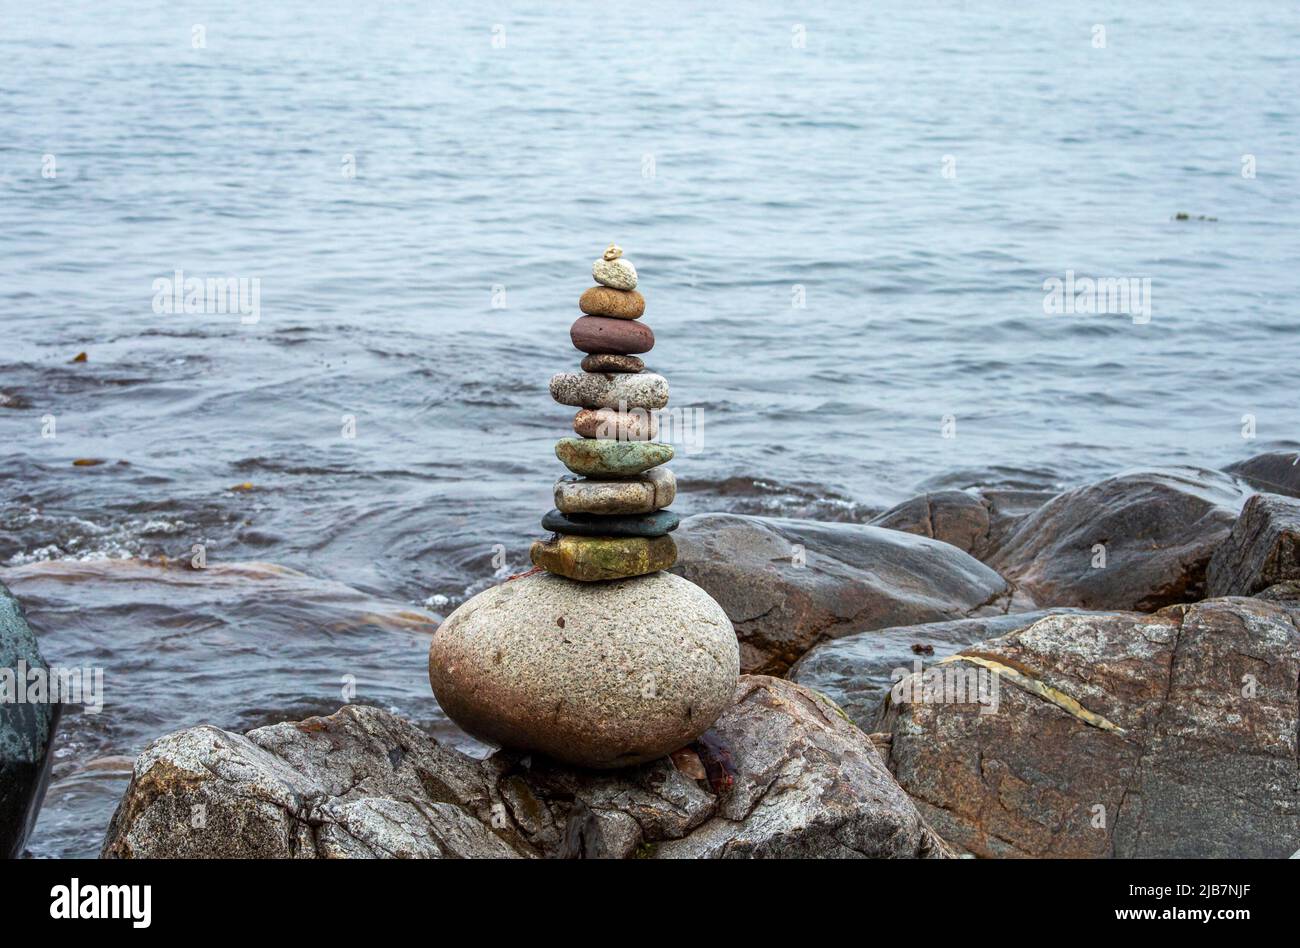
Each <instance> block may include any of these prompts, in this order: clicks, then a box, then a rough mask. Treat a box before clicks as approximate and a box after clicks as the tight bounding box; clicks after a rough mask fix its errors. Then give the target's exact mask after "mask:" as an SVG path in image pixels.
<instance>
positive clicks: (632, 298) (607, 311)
mask: <svg viewBox="0 0 1300 948" xmlns="http://www.w3.org/2000/svg"><path fill="white" fill-rule="evenodd" d="M578 309H580V310H582V311H583V312H584V313H586V314H587V315H588V316H611V317H613V318H615V319H637V318H639V317H640V316H641V315H642V314H643V313H644V312H645V297H644V296H642V295H641V294H640V293H638V292H637V291H636V290H616V289H613V288H612V287H608V286H593V287H592V288H591V289H589V290H587V291H585V292H584V293H583V294H582V296H580V297H578Z"/></svg>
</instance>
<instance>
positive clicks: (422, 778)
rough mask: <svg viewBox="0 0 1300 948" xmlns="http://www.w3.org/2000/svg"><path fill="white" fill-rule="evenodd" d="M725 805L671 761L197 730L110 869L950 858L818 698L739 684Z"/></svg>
mask: <svg viewBox="0 0 1300 948" xmlns="http://www.w3.org/2000/svg"><path fill="white" fill-rule="evenodd" d="M714 730H715V732H716V733H717V734H718V736H719V737H720V738H721V740H722V743H723V745H724V746H726V748H727V749H728V752H729V755H730V759H731V764H732V766H733V768H734V770H735V775H734V780H733V783H732V785H731V786H730V787H726V788H722V789H721V790H720V792H718V793H715V792H713V791H712V790H711V789H710V787H709V784H708V783H707V782H705V781H697V780H693V779H691V778H689V777H687V776H686V775H684V774H683V773H681V772H679V771H678V770H676V769H675V767H674V765H673V763H672V762H671V760H669V759H667V758H663V759H660V760H656V761H653V762H651V763H647V764H642V765H640V766H637V767H632V768H627V769H624V770H619V771H612V772H598V771H587V770H581V769H577V768H573V767H567V766H565V765H562V764H558V763H555V762H553V761H549V760H546V759H544V758H541V757H531V758H530V757H524V756H521V755H519V754H517V753H511V752H504V751H503V752H500V753H497V754H495V755H493V756H491V757H489V758H487V759H486V760H476V759H474V758H471V757H469V756H467V755H465V754H462V753H460V752H458V751H455V750H452V749H450V748H447V747H444V746H442V745H441V744H439V743H438V742H437V741H435V740H434V739H433V738H431V737H429V736H428V735H427V734H425V733H424V732H423V731H420V730H419V729H417V728H416V727H414V726H413V725H412V724H410V723H409V722H407V721H404V720H402V719H401V718H399V717H397V716H395V715H393V714H390V713H388V712H386V711H382V710H379V709H376V708H370V707H365V706H359V705H349V706H347V707H344V708H343V709H341V710H340V711H338V712H336V713H335V714H332V715H330V716H329V717H322V718H309V719H307V720H305V721H300V722H293V723H284V724H275V725H271V726H269V727H262V728H258V729H256V730H253V731H250V732H248V733H247V734H245V735H238V734H230V733H228V732H225V731H222V730H219V729H217V728H213V727H206V726H204V727H194V728H189V729H187V730H184V731H178V732H176V733H174V734H170V735H167V736H166V737H163V738H161V739H159V740H157V741H155V742H154V743H153V744H151V745H150V746H149V747H148V748H146V749H145V751H144V753H142V754H141V755H140V757H139V759H138V760H137V761H136V764H135V770H134V774H133V776H132V780H131V784H130V786H129V787H128V789H127V792H126V794H125V796H124V797H123V799H122V802H121V803H120V805H119V806H118V810H117V813H116V814H114V817H113V820H112V822H111V824H110V826H109V831H108V837H107V839H106V840H105V843H104V849H103V854H104V855H105V856H106V857H119V858H131V857H135V858H145V857H153V858H160V857H253V858H316V857H415V858H418V857H486V858H528V857H587V858H592V857H609V858H628V857H652V858H674V857H696V858H698V857H708V858H723V857H769V856H819V857H918V856H921V857H946V856H948V855H950V851H949V850H948V848H947V847H946V846H945V845H944V844H943V843H942V842H941V841H940V840H939V839H938V838H937V837H936V836H935V835H934V833H933V832H932V831H931V830H930V829H929V828H928V827H927V826H926V824H925V822H924V821H923V820H922V819H921V817H920V815H919V813H918V812H917V809H916V807H915V806H914V805H913V803H912V802H911V800H909V799H908V797H907V795H906V794H905V793H903V791H902V790H901V789H900V788H899V786H898V785H897V783H895V781H894V779H893V778H892V777H891V776H890V774H889V771H888V770H887V769H886V767H885V765H884V762H883V760H882V759H881V757H880V756H879V754H878V753H877V751H876V750H875V748H874V747H873V745H872V743H871V741H870V740H868V738H867V737H866V735H864V734H863V733H862V732H861V731H860V730H858V729H857V728H856V727H855V726H854V725H853V724H852V723H850V722H849V721H848V720H847V719H846V718H844V717H843V716H842V713H841V712H840V711H839V710H838V708H836V707H835V706H834V705H833V704H831V703H830V702H828V701H827V700H825V699H824V698H821V697H819V696H817V695H816V694H814V693H812V692H809V691H807V690H806V689H803V688H801V687H799V686H798V685H795V684H792V683H790V682H786V681H781V680H779V679H773V678H766V677H757V676H746V677H742V678H741V680H740V683H739V685H738V687H737V691H736V701H735V704H734V705H733V706H732V707H731V708H730V709H728V710H727V711H726V712H724V713H723V715H722V717H721V718H720V719H719V720H718V722H717V724H716V726H715V729H714Z"/></svg>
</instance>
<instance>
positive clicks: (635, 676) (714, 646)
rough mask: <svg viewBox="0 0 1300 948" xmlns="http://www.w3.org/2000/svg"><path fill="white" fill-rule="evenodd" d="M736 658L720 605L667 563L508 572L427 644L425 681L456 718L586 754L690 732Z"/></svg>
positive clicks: (505, 739) (497, 735)
mask: <svg viewBox="0 0 1300 948" xmlns="http://www.w3.org/2000/svg"><path fill="white" fill-rule="evenodd" d="M739 671H740V654H739V650H738V648H737V646H736V635H735V633H734V632H733V631H732V627H731V622H730V620H728V619H727V614H726V613H725V612H723V611H722V607H721V606H719V605H718V604H717V603H716V602H714V601H713V599H712V598H711V597H710V596H709V595H708V593H706V592H705V591H704V590H702V589H700V588H699V587H698V586H696V585H695V584H693V583H691V582H689V581H687V580H685V579H682V578H681V577H680V576H674V575H672V574H671V573H652V574H651V575H649V576H642V577H638V578H636V579H626V580H619V581H615V582H608V583H594V584H591V583H578V582H574V581H572V580H568V579H565V578H564V577H562V576H555V575H552V574H549V573H542V574H539V575H536V576H529V577H527V578H525V579H516V580H512V581H510V582H507V583H503V584H502V585H500V586H494V587H492V588H491V589H488V590H485V591H483V592H481V593H479V594H478V595H477V596H475V597H474V598H473V599H471V600H469V601H468V602H466V603H465V604H464V605H462V606H461V607H460V608H459V609H457V610H456V611H455V612H453V613H452V614H451V615H450V616H448V617H447V620H446V621H445V622H444V623H443V624H442V626H441V627H440V628H439V629H438V631H437V633H436V634H435V635H434V637H433V644H432V646H431V647H430V649H429V681H430V683H431V684H432V685H433V693H434V695H435V696H436V697H437V699H438V704H439V705H441V707H442V710H443V711H444V712H446V714H447V715H448V716H449V717H450V718H451V719H452V720H453V721H455V722H456V723H457V724H459V725H460V726H461V727H462V728H464V729H465V730H466V731H468V732H469V733H470V734H473V735H474V736H476V737H478V738H481V739H482V740H486V741H491V742H492V743H495V744H501V745H504V746H506V747H513V748H517V749H520V750H526V751H532V752H537V753H543V754H546V755H549V756H550V757H553V758H556V759H558V760H561V761H565V762H568V763H571V764H576V765H579V766H583V767H599V768H610V767H623V766H628V765H631V764H637V763H642V762H644V761H649V760H654V759H656V758H658V757H662V756H664V755H665V754H667V753H669V752H671V751H674V750H676V749H677V748H679V747H682V746H684V745H685V744H688V743H690V742H691V741H692V740H694V739H695V738H696V737H698V736H699V735H700V734H702V733H703V732H704V731H705V730H707V729H708V728H709V727H710V726H711V725H712V724H713V722H714V721H715V720H716V719H717V717H718V716H719V715H720V714H721V713H722V712H723V711H724V710H725V709H726V708H728V707H730V705H731V703H732V701H733V700H734V695H735V689H736V681H737V677H738V675H739Z"/></svg>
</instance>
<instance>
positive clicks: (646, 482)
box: [555, 467, 677, 514]
mask: <svg viewBox="0 0 1300 948" xmlns="http://www.w3.org/2000/svg"><path fill="white" fill-rule="evenodd" d="M676 498H677V477H676V475H674V474H673V472H672V471H671V470H670V469H668V468H666V467H656V468H651V469H650V470H648V471H646V472H645V473H644V474H640V475H638V476H636V477H624V478H619V479H617V480H589V479H581V478H567V477H566V478H564V479H562V480H559V481H557V482H556V484H555V506H556V509H558V510H560V511H562V512H564V513H590V514H635V513H650V512H651V511H653V510H661V509H663V508H664V507H667V506H668V505H670V504H671V503H672V502H673V501H674V500H675V499H676Z"/></svg>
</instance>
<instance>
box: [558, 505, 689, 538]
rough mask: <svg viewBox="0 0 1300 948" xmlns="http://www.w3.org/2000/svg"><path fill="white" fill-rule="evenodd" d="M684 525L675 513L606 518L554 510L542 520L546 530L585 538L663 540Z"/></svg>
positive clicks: (662, 511)
mask: <svg viewBox="0 0 1300 948" xmlns="http://www.w3.org/2000/svg"><path fill="white" fill-rule="evenodd" d="M680 523H681V517H679V516H677V514H675V513H673V512H672V511H671V510H657V511H655V512H654V513H648V514H627V515H624V516H617V515H615V516H606V517H602V516H597V515H594V514H566V513H564V512H562V511H559V510H552V511H551V512H550V513H548V514H547V515H546V516H545V517H543V518H542V529H543V530H550V531H551V532H552V533H565V534H571V535H574V536H584V537H661V536H664V535H665V534H667V533H671V532H672V531H674V530H676V529H677V525H678V524H680Z"/></svg>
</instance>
